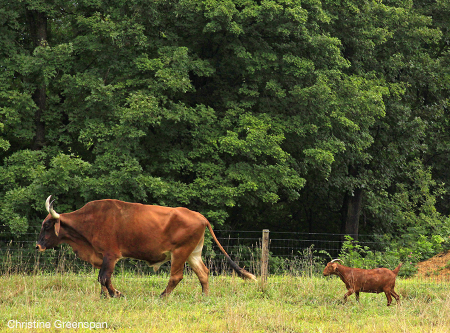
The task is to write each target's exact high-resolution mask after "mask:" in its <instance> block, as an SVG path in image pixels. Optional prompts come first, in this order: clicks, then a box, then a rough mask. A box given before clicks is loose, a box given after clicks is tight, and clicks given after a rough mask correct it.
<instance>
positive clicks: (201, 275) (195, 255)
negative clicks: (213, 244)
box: [187, 238, 209, 296]
mask: <svg viewBox="0 0 450 333" xmlns="http://www.w3.org/2000/svg"><path fill="white" fill-rule="evenodd" d="M202 249H203V238H202V239H201V241H200V242H199V243H198V245H197V247H196V248H195V250H194V251H192V253H191V254H190V256H189V257H188V259H187V261H188V264H189V266H191V268H192V270H193V271H194V272H195V274H197V276H198V279H199V280H200V284H201V285H202V292H203V294H204V295H206V296H207V295H208V293H209V284H208V276H209V270H208V268H206V266H205V264H204V263H203V260H202Z"/></svg>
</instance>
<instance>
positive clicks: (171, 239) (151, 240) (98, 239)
mask: <svg viewBox="0 0 450 333" xmlns="http://www.w3.org/2000/svg"><path fill="white" fill-rule="evenodd" d="M67 217H68V218H71V219H74V220H77V225H78V227H80V228H81V229H82V232H83V233H84V234H85V235H86V237H87V238H88V239H90V241H91V243H92V246H93V247H94V248H96V249H97V250H98V251H100V252H105V251H108V250H112V251H118V252H120V253H121V255H122V256H123V257H133V258H136V259H142V260H146V261H149V262H154V261H159V260H160V259H161V257H162V256H163V253H166V252H170V251H173V250H174V249H175V248H177V247H180V246H185V245H186V244H189V243H190V242H198V240H199V239H200V238H201V237H202V236H203V233H204V230H205V226H206V223H205V221H206V219H205V218H204V217H203V216H202V215H201V214H199V213H197V212H194V211H191V210H189V209H187V208H171V207H163V206H154V205H143V204H139V203H127V202H123V201H119V200H114V199H105V200H97V201H92V202H89V203H87V204H86V205H85V206H84V207H82V208H81V209H79V210H77V211H75V212H72V213H69V214H67Z"/></svg>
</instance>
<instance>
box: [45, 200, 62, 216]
mask: <svg viewBox="0 0 450 333" xmlns="http://www.w3.org/2000/svg"><path fill="white" fill-rule="evenodd" d="M51 198H52V196H51V195H49V196H48V198H47V200H46V201H45V209H47V212H49V214H51V215H52V217H53V218H54V219H59V214H58V213H57V212H55V211H54V210H53V201H54V200H53V201H52V202H50V199H51Z"/></svg>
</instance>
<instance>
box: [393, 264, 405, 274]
mask: <svg viewBox="0 0 450 333" xmlns="http://www.w3.org/2000/svg"><path fill="white" fill-rule="evenodd" d="M402 265H403V263H400V264H398V266H397V267H396V268H395V269H394V270H393V272H394V274H395V275H398V271H399V270H400V267H402Z"/></svg>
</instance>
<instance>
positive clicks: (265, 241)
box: [261, 229, 269, 290]
mask: <svg viewBox="0 0 450 333" xmlns="http://www.w3.org/2000/svg"><path fill="white" fill-rule="evenodd" d="M268 275H269V229H264V230H263V234H262V248H261V289H262V290H264V289H265V287H266V284H267V276H268Z"/></svg>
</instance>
